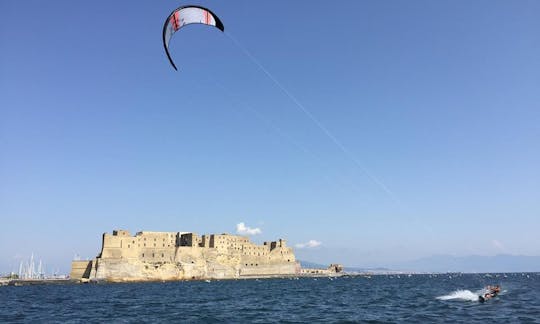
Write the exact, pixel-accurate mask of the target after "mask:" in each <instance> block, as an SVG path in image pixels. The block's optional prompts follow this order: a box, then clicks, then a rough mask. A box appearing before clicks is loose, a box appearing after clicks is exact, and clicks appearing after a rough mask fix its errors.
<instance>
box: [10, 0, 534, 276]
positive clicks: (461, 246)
mask: <svg viewBox="0 0 540 324" xmlns="http://www.w3.org/2000/svg"><path fill="white" fill-rule="evenodd" d="M181 4H184V3H180V2H174V1H164V0H160V1H138V2H134V1H93V2H87V1H50V2H43V1H37V0H36V1H26V0H18V1H3V2H1V4H0V49H1V52H0V221H1V226H0V272H6V271H9V270H11V269H12V268H17V267H18V264H19V260H20V258H22V257H28V256H29V255H30V254H31V253H32V252H34V253H35V254H36V255H38V256H40V257H41V258H42V259H44V261H45V262H47V263H48V264H50V266H51V267H58V268H61V269H65V270H67V269H68V268H69V261H70V260H71V258H72V257H73V255H74V254H75V253H78V254H80V255H81V256H83V257H87V256H88V257H94V256H95V255H96V254H97V253H98V252H99V248H100V243H101V242H100V235H101V234H102V233H103V232H110V231H112V230H113V229H116V228H124V229H128V230H130V231H132V232H136V231H139V230H155V231H194V232H198V233H201V234H203V233H215V232H219V233H221V232H229V233H234V232H235V229H236V224H238V223H240V222H244V223H245V225H246V226H248V227H251V228H259V229H260V230H261V231H262V233H261V234H258V235H254V236H253V237H252V239H253V240H254V241H256V242H261V241H263V240H269V239H276V238H278V237H284V238H286V239H288V241H289V242H290V244H291V245H295V244H302V243H306V242H308V241H310V240H315V241H318V242H321V245H319V246H317V247H315V248H307V247H304V248H301V249H297V250H296V253H297V256H298V257H299V258H300V259H306V260H310V261H314V262H321V263H329V262H340V263H343V264H346V265H351V266H353V265H354V266H375V265H384V264H388V263H392V262H399V261H404V260H409V259H414V258H418V257H423V256H429V255H433V254H443V253H445V254H453V255H470V254H481V255H493V254H497V253H510V254H526V255H540V239H539V238H538V237H539V236H538V228H540V217H539V216H540V199H539V198H540V197H539V196H540V168H539V165H540V146H539V143H540V91H539V88H540V60H539V59H538V58H539V57H540V33H539V30H540V19H538V13H539V12H540V2H538V1H474V2H470V1H406V2H405V1H342V2H339V3H336V2H335V1H332V2H329V1H324V2H323V1H294V2H291V1H272V2H265V3H262V2H255V1H227V2H224V1H221V2H218V1H214V2H210V1H197V2H194V3H193V4H200V5H203V6H207V7H209V8H211V9H212V10H213V11H214V12H215V13H216V14H217V15H218V16H219V17H220V18H221V20H222V21H223V23H224V25H225V30H226V34H223V33H221V32H219V31H218V30H217V29H211V28H207V27H205V26H188V27H186V28H185V29H184V30H182V31H181V32H179V33H177V34H176V35H175V36H174V37H173V39H172V40H171V45H170V47H171V54H172V56H173V58H174V60H175V62H176V64H177V66H178V67H179V72H175V71H174V70H173V69H172V67H171V66H170V65H169V63H168V61H167V58H166V55H165V53H164V50H163V45H162V43H161V42H162V40H161V30H162V24H163V21H164V19H165V17H166V16H167V15H168V14H169V13H170V11H171V10H172V9H174V8H175V7H177V6H179V5H181ZM246 51H247V52H248V53H249V54H246ZM250 55H251V56H250ZM258 64H259V65H258ZM265 71H267V72H268V73H269V75H270V77H269V75H267V74H266V73H265ZM274 80H275V81H274ZM303 109H304V110H303ZM310 116H312V117H313V118H311V117H310ZM374 179H376V180H374ZM383 187H386V188H387V189H388V190H385V189H384V188H383ZM388 191H389V192H388Z"/></svg>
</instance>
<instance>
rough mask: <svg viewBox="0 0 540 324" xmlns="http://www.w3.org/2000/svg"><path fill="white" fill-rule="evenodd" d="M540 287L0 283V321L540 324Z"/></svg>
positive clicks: (495, 278) (426, 280)
mask: <svg viewBox="0 0 540 324" xmlns="http://www.w3.org/2000/svg"><path fill="white" fill-rule="evenodd" d="M495 284H499V285H501V288H502V292H501V294H500V295H499V296H497V297H496V298H494V299H491V300H488V301H487V302H485V303H479V302H478V299H477V298H478V294H479V293H480V292H481V291H482V289H483V287H485V286H486V285H495ZM539 292H540V274H539V273H524V274H521V273H512V274H489V275H486V274H438V275H412V276H407V275H400V276H396V275H378V276H371V277H364V276H354V277H353V276H351V277H348V276H345V277H340V278H333V280H330V279H329V278H299V279H294V278H288V279H259V280H220V281H214V280H211V281H210V282H206V281H183V282H164V283H131V284H84V285H83V284H72V285H41V286H21V287H13V286H4V287H0V322H1V323H10V322H224V323H266V322H284V323H300V322H373V323H375V322H420V323H425V322H440V323H448V322H465V323H471V322H483V323H516V322H524V323H540V293H539Z"/></svg>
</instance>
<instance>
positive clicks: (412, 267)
mask: <svg viewBox="0 0 540 324" xmlns="http://www.w3.org/2000/svg"><path fill="white" fill-rule="evenodd" d="M391 268H392V269H394V270H403V271H416V272H538V271H540V256H523V255H508V254H499V255H495V256H480V255H471V256H464V257H455V256H451V255H434V256H431V257H427V258H421V259H417V260H414V261H409V262H403V263H397V264H393V265H392V266H391Z"/></svg>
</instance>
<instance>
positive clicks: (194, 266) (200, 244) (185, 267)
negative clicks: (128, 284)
mask: <svg viewBox="0 0 540 324" xmlns="http://www.w3.org/2000/svg"><path fill="white" fill-rule="evenodd" d="M300 273H301V271H300V264H299V263H298V262H296V259H295V256H294V253H293V250H292V249H291V248H289V247H287V244H286V241H285V240H282V239H280V240H277V241H273V242H264V244H263V245H257V244H254V243H251V242H250V240H249V238H247V237H244V236H237V235H230V234H211V235H202V236H199V235H197V234H195V233H186V232H147V231H142V232H138V233H137V234H135V236H131V234H130V233H129V232H128V231H125V230H115V231H113V233H112V235H111V234H108V233H105V234H103V243H102V248H101V253H100V254H99V255H98V256H97V257H96V258H95V259H93V260H87V261H73V262H72V269H71V275H70V277H71V279H73V280H81V281H87V280H90V281H93V280H105V281H153V280H184V279H234V278H250V277H251V278H254V277H273V276H287V275H298V274H300Z"/></svg>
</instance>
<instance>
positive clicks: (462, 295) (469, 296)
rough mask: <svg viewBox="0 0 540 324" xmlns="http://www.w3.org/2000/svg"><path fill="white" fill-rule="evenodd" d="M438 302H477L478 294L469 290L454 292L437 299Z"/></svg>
mask: <svg viewBox="0 0 540 324" xmlns="http://www.w3.org/2000/svg"><path fill="white" fill-rule="evenodd" d="M437 299H439V300H451V299H460V300H470V301H478V294H475V293H473V292H472V291H470V290H456V291H454V292H452V293H450V294H448V295H444V296H439V297H437Z"/></svg>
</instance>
